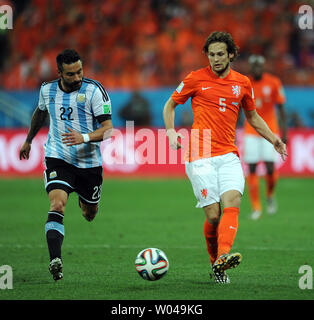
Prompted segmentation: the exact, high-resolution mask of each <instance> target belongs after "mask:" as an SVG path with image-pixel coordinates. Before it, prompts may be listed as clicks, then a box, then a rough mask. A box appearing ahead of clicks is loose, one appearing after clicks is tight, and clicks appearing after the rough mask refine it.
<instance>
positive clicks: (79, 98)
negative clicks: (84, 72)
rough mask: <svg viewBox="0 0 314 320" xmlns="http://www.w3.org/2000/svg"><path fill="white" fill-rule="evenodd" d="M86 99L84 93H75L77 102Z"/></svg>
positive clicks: (82, 101)
mask: <svg viewBox="0 0 314 320" xmlns="http://www.w3.org/2000/svg"><path fill="white" fill-rule="evenodd" d="M85 101H86V95H85V94H84V93H79V94H78V95H77V102H79V103H84V102H85Z"/></svg>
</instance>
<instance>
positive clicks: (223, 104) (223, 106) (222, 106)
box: [219, 98, 226, 112]
mask: <svg viewBox="0 0 314 320" xmlns="http://www.w3.org/2000/svg"><path fill="white" fill-rule="evenodd" d="M225 101H226V99H225V98H219V105H220V106H221V107H220V108H219V110H220V111H221V112H225V111H226V104H225Z"/></svg>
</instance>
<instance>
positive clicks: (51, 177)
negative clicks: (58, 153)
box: [49, 171, 57, 179]
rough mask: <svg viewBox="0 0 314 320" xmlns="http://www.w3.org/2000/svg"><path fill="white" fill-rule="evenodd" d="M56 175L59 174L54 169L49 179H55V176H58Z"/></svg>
mask: <svg viewBox="0 0 314 320" xmlns="http://www.w3.org/2000/svg"><path fill="white" fill-rule="evenodd" d="M56 176H57V172H56V171H52V172H50V174H49V179H54V178H56Z"/></svg>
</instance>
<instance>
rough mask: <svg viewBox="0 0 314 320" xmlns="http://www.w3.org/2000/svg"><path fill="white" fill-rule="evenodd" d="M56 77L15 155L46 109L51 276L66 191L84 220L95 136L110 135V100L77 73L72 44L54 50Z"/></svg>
mask: <svg viewBox="0 0 314 320" xmlns="http://www.w3.org/2000/svg"><path fill="white" fill-rule="evenodd" d="M56 60H57V67H58V73H59V76H60V78H59V79H57V80H54V81H51V82H44V83H43V84H42V86H41V88H40V93H39V103H38V106H37V108H36V109H35V111H34V114H33V116H32V121H31V125H30V128H29V131H28V134H27V137H26V140H25V142H24V144H23V145H22V147H21V149H20V159H29V154H30V151H31V143H32V140H33V139H34V137H35V136H36V134H37V133H38V131H39V130H40V128H41V127H42V125H43V124H44V121H45V119H46V116H47V115H48V114H49V117H50V125H49V133H48V140H47V142H46V144H45V146H44V148H45V164H46V170H45V172H44V180H45V188H46V191H47V193H48V197H49V201H50V209H49V212H48V219H47V222H46V225H45V232H46V239H47V244H48V249H49V255H50V265H49V270H50V272H51V274H52V276H53V279H54V280H59V279H62V278H63V273H62V258H61V246H62V242H63V238H64V225H63V217H64V213H65V207H66V204H67V200H68V197H69V194H70V193H71V192H76V193H77V195H78V198H79V206H80V208H81V210H82V213H83V216H84V217H85V218H86V220H87V221H92V220H93V219H94V218H95V215H96V214H97V211H98V203H99V201H100V196H101V187H102V156H101V152H100V142H101V141H102V140H104V139H106V138H109V137H110V136H111V132H112V128H113V127H112V121H111V102H110V98H109V96H108V93H107V92H106V90H105V89H104V88H103V87H102V85H101V84H100V83H99V82H97V81H95V80H92V79H87V78H84V77H83V66H82V61H81V58H80V56H79V54H78V53H77V52H76V51H75V50H71V49H66V50H64V51H63V52H61V53H60V54H59V55H58V56H57V59H56Z"/></svg>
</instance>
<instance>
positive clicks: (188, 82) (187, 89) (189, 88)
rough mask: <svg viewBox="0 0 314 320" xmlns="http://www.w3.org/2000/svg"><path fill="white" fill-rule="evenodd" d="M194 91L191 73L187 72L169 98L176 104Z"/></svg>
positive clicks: (183, 100) (187, 97)
mask: <svg viewBox="0 0 314 320" xmlns="http://www.w3.org/2000/svg"><path fill="white" fill-rule="evenodd" d="M195 91H196V86H195V79H194V77H193V73H192V72H191V73H190V74H188V75H187V76H186V77H185V79H184V80H183V81H182V82H181V83H180V84H179V86H178V87H177V89H176V90H175V91H174V92H173V94H172V95H171V98H172V99H173V100H174V101H175V102H176V103H178V104H184V103H185V102H186V101H187V100H188V99H189V98H190V97H192V96H193V95H194V93H195Z"/></svg>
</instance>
